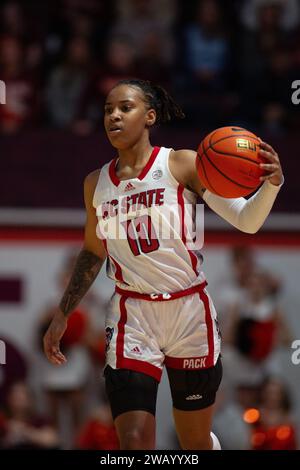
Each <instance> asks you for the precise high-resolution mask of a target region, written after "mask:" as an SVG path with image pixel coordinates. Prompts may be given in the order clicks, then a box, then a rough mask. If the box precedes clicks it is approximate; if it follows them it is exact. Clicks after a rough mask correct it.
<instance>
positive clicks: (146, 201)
mask: <svg viewBox="0 0 300 470" xmlns="http://www.w3.org/2000/svg"><path fill="white" fill-rule="evenodd" d="M164 192H165V188H158V189H149V190H148V191H142V192H140V193H136V194H132V195H131V196H126V197H125V196H123V197H122V198H121V209H120V210H121V212H122V214H128V212H129V210H130V209H131V210H132V211H136V210H139V209H143V208H145V207H151V206H153V205H156V206H161V205H162V204H163V203H164ZM118 204H119V201H118V199H113V200H112V201H110V202H105V203H103V204H102V207H101V210H102V218H103V220H106V219H107V218H108V217H116V216H117V215H118Z"/></svg>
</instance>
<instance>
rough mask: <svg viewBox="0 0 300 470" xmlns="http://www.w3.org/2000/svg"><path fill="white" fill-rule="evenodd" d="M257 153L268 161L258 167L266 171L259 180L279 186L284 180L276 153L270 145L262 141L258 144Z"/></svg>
mask: <svg viewBox="0 0 300 470" xmlns="http://www.w3.org/2000/svg"><path fill="white" fill-rule="evenodd" d="M259 153H260V155H261V156H262V157H264V158H266V159H267V160H269V162H268V163H261V164H260V165H259V166H260V167H261V168H262V169H263V170H265V171H266V174H265V175H264V176H261V177H260V180H261V181H266V180H269V181H270V183H271V184H274V185H275V186H279V185H280V184H281V183H283V180H284V178H283V173H282V168H281V164H280V160H279V157H278V153H277V152H275V150H274V149H273V147H271V145H269V144H267V143H266V142H263V141H261V142H260V149H259Z"/></svg>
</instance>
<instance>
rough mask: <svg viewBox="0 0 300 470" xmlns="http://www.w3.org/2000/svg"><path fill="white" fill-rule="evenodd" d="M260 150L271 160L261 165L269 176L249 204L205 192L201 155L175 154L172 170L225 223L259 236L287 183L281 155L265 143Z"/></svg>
mask: <svg viewBox="0 0 300 470" xmlns="http://www.w3.org/2000/svg"><path fill="white" fill-rule="evenodd" d="M260 146H261V149H260V153H261V155H262V156H263V157H265V158H266V159H267V160H268V163H262V164H261V167H262V168H263V169H264V170H265V171H266V175H265V176H263V177H261V181H262V182H264V183H263V185H262V186H261V187H260V189H259V190H258V191H257V192H256V193H255V194H254V195H253V196H252V197H251V198H249V199H248V200H247V199H245V198H243V197H240V198H234V199H229V198H228V199H227V198H223V197H220V196H217V195H216V194H213V193H211V192H210V191H209V190H207V189H205V188H204V186H203V185H202V184H201V182H200V180H199V177H198V174H197V170H196V158H197V154H196V152H193V151H192V150H178V151H176V152H171V154H170V163H169V164H170V170H171V173H172V174H173V176H174V177H175V178H176V179H177V181H178V182H179V183H181V184H183V185H184V187H186V188H188V189H191V190H192V191H194V192H195V193H197V194H199V195H200V196H201V197H202V198H203V199H204V201H205V202H206V203H207V205H208V206H209V207H210V208H211V209H212V210H213V211H214V212H215V213H216V214H218V215H219V216H220V217H222V218H223V219H224V220H226V221H227V222H229V223H230V224H231V225H233V226H234V227H236V228H238V229H239V230H241V231H242V232H246V233H256V232H257V231H258V230H259V229H260V227H261V226H262V225H263V223H264V222H265V220H266V218H267V217H268V215H269V213H270V211H271V209H272V207H273V204H274V202H275V199H276V196H277V194H278V192H279V190H280V187H281V185H282V183H283V180H284V178H283V173H282V168H281V164H280V160H279V157H278V154H277V153H276V152H275V150H274V149H273V148H272V147H271V146H270V145H269V144H267V143H265V142H261V144H260Z"/></svg>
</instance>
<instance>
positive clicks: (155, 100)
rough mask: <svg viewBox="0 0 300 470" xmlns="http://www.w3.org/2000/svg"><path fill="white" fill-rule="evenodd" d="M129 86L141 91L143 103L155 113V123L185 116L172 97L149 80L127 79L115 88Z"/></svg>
mask: <svg viewBox="0 0 300 470" xmlns="http://www.w3.org/2000/svg"><path fill="white" fill-rule="evenodd" d="M119 85H129V86H134V87H137V88H140V90H142V92H143V94H144V96H145V101H146V103H147V104H148V106H149V109H150V108H153V109H155V111H156V123H155V124H161V123H165V122H169V121H171V120H172V119H184V118H185V114H184V112H183V111H182V109H181V108H180V106H179V105H178V104H177V103H176V102H175V101H174V99H173V98H172V96H170V95H169V93H168V92H167V91H166V90H165V89H164V88H163V87H161V86H160V85H155V84H153V83H152V82H150V81H149V80H140V79H137V78H136V79H128V80H120V81H119V82H118V83H117V84H116V85H115V86H114V88H115V87H117V86H119Z"/></svg>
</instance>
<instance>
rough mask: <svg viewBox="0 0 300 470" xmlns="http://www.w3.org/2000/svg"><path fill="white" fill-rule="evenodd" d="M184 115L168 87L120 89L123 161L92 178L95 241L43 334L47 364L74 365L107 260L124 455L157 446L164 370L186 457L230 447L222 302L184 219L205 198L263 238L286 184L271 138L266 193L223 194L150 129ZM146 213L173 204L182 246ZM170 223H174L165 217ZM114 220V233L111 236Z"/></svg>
mask: <svg viewBox="0 0 300 470" xmlns="http://www.w3.org/2000/svg"><path fill="white" fill-rule="evenodd" d="M173 117H177V118H182V117H184V115H183V113H182V111H181V109H180V108H179V107H178V105H177V104H176V103H175V102H174V101H173V99H172V98H171V97H170V96H169V95H168V93H167V92H166V91H165V90H164V89H162V88H161V87H159V86H156V85H152V84H151V83H149V82H145V81H141V80H127V81H121V82H119V83H118V84H117V85H115V86H114V88H113V89H112V90H111V91H110V93H109V95H108V97H107V101H106V104H105V117H104V125H105V130H106V133H107V136H108V138H109V140H110V142H111V144H112V145H113V147H115V148H116V149H117V151H118V158H115V159H114V160H113V161H111V162H110V163H108V164H106V165H104V167H103V168H102V169H101V170H96V171H94V172H93V173H91V174H89V175H88V176H87V177H86V179H85V183H84V194H85V204H86V211H87V220H86V226H85V240H84V245H83V248H82V251H81V252H80V253H79V256H78V260H77V264H76V266H75V268H74V272H73V276H72V278H71V281H70V284H69V286H68V288H67V289H66V291H65V293H64V295H63V298H62V301H61V303H60V306H59V308H58V309H57V312H56V313H55V315H54V317H53V320H52V322H51V324H50V326H49V329H48V331H47V333H46V335H45V337H44V348H45V353H46V355H47V357H48V359H49V360H50V361H51V362H52V363H53V364H58V365H59V364H63V363H64V362H65V361H66V358H65V356H64V355H63V354H62V353H61V351H60V346H59V344H60V340H61V338H62V336H63V334H64V331H65V329H66V326H67V321H68V320H67V317H68V316H69V315H70V313H71V312H72V311H73V310H74V308H75V307H76V306H77V305H78V303H79V302H80V300H81V299H82V297H83V296H84V295H85V293H86V291H87V290H88V289H89V287H90V285H91V284H92V283H93V281H94V279H95V278H96V276H97V274H98V273H99V271H100V269H101V267H102V265H103V263H104V261H105V260H106V259H107V260H108V270H109V271H108V274H109V276H110V277H111V278H113V279H114V280H115V282H116V291H115V294H114V296H113V297H112V301H111V310H110V312H109V314H108V316H107V320H106V335H107V357H106V366H105V371H104V375H105V379H106V389H107V394H108V397H109V401H110V405H111V409H112V414H113V418H114V422H115V426H116V429H117V433H118V437H119V440H120V447H121V449H154V448H155V406H156V397H157V388H158V383H159V380H160V378H161V374H162V368H163V365H165V366H166V368H167V372H168V377H169V382H170V387H171V394H172V400H173V410H174V420H175V426H176V431H177V435H178V438H179V441H180V445H181V447H182V449H189V450H194V449H198V450H201V449H214V450H218V449H220V443H219V441H218V439H217V437H216V436H215V435H214V434H213V433H211V424H212V415H213V408H214V401H215V396H216V392H217V389H218V387H219V384H220V381H221V376H222V366H221V360H220V338H219V335H218V328H217V320H216V312H215V309H214V305H213V303H212V301H211V299H210V297H209V294H208V292H207V290H206V281H205V278H204V275H203V273H201V271H199V268H200V266H199V265H200V262H201V260H200V259H198V258H197V256H196V255H195V253H194V252H193V251H190V250H189V249H188V247H187V246H186V234H187V233H189V231H190V230H191V227H189V226H186V227H185V230H182V229H183V224H184V223H185V221H186V222H187V220H188V218H187V216H186V218H185V220H184V217H185V216H184V211H185V209H186V210H187V211H188V210H190V207H191V206H193V205H194V204H195V202H196V197H197V195H200V196H202V198H203V199H204V200H205V201H206V202H207V204H208V205H209V207H211V208H212V209H213V210H214V211H215V212H216V213H217V214H219V215H220V216H221V217H223V218H224V219H225V220H227V221H228V222H230V223H231V224H232V225H234V226H235V227H237V228H238V229H240V230H242V231H244V232H248V233H255V232H256V231H257V230H258V229H259V228H260V226H261V225H262V224H263V222H264V221H265V219H266V217H267V216H268V214H269V212H270V210H271V208H272V205H273V203H274V200H275V198H276V195H277V193H278V191H279V188H280V185H281V184H282V181H283V175H282V170H281V166H280V162H279V158H278V155H277V153H276V152H275V151H274V150H273V149H272V147H271V146H270V145H268V144H266V143H264V142H262V143H261V150H260V152H261V153H262V155H263V156H264V157H266V159H268V160H269V163H267V164H263V165H262V167H263V168H264V169H265V170H266V171H267V175H266V176H264V177H262V180H265V182H264V184H263V185H262V186H261V188H260V189H259V190H258V191H257V192H256V194H255V195H253V196H252V197H251V198H250V199H249V200H245V199H243V198H237V199H224V198H221V197H219V196H215V195H213V194H212V193H210V192H209V191H208V190H205V188H204V187H203V186H202V184H201V183H200V181H199V178H198V175H197V172H196V167H195V159H196V153H195V152H194V151H192V150H178V151H174V150H173V149H167V148H164V147H161V148H158V147H153V146H152V144H151V143H150V140H149V133H150V130H151V128H152V127H153V126H154V125H155V124H160V123H163V122H167V121H169V120H170V119H172V118H173ZM124 201H125V203H124ZM138 206H140V207H141V206H142V207H144V208H146V209H147V210H149V213H151V214H152V213H155V214H160V213H161V215H162V216H164V214H165V212H164V211H165V209H166V208H168V207H169V208H174V207H175V208H176V209H175V210H173V219H175V221H176V219H177V221H178V223H179V224H181V234H182V236H181V238H179V237H177V238H174V237H173V238H169V239H166V238H163V237H158V235H157V233H158V227H157V226H156V225H155V224H156V220H157V219H155V217H154V219H153V220H152V219H151V218H150V216H149V215H147V214H148V212H147V211H146V212H144V213H143V214H142V215H137V214H138ZM153 208H155V211H152V212H150V209H153ZM181 209H183V212H181ZM120 213H123V214H124V213H125V215H126V214H127V218H126V219H124V220H123V221H122V222H120V223H119V225H118V227H117V229H118V230H119V234H121V235H123V236H121V235H119V236H118V237H117V236H110V234H111V233H112V232H113V224H118V222H117V220H118V216H119V215H120ZM139 214H140V212H139ZM135 215H136V217H134V216H135ZM151 217H152V216H151ZM161 220H163V221H165V222H164V223H165V224H168V221H166V220H165V218H164V217H162V218H161ZM187 223H188V222H187ZM105 224H111V225H109V227H110V228H109V230H108V231H107V232H106V234H103V231H104V230H105ZM149 227H150V228H151V235H149V234H148V233H147V230H149Z"/></svg>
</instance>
